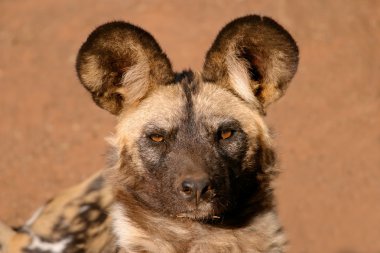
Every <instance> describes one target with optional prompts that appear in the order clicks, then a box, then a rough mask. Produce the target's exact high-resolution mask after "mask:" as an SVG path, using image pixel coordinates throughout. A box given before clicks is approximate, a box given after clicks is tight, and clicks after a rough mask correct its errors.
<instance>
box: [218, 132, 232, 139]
mask: <svg viewBox="0 0 380 253" xmlns="http://www.w3.org/2000/svg"><path fill="white" fill-rule="evenodd" d="M232 134H233V132H232V130H223V131H221V132H220V138H221V139H222V140H225V139H228V138H230V137H231V136H232Z"/></svg>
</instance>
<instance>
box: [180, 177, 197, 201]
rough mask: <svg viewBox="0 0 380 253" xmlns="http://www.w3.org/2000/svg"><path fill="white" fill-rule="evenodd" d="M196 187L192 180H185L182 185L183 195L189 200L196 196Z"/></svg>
mask: <svg viewBox="0 0 380 253" xmlns="http://www.w3.org/2000/svg"><path fill="white" fill-rule="evenodd" d="M194 187H195V185H194V182H192V181H190V180H185V181H183V182H182V185H181V193H182V194H183V195H184V196H185V197H187V198H188V197H192V196H193V195H194Z"/></svg>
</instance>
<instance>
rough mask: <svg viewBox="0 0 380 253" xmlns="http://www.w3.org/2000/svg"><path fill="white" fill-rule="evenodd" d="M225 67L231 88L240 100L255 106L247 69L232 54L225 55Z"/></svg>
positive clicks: (255, 99) (255, 102)
mask: <svg viewBox="0 0 380 253" xmlns="http://www.w3.org/2000/svg"><path fill="white" fill-rule="evenodd" d="M227 65H228V67H227V68H228V75H229V78H230V81H231V85H232V88H233V89H234V90H235V92H236V93H237V94H238V95H239V96H240V97H241V98H242V99H244V100H245V101H247V102H248V103H252V104H254V105H257V104H258V101H257V98H256V97H255V95H254V94H253V91H252V88H251V85H250V81H249V75H248V73H247V67H246V66H244V63H242V62H240V61H239V60H238V59H237V58H236V56H235V55H233V54H232V53H230V54H228V55H227Z"/></svg>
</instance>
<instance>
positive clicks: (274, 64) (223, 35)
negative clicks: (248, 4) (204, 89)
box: [202, 15, 298, 110]
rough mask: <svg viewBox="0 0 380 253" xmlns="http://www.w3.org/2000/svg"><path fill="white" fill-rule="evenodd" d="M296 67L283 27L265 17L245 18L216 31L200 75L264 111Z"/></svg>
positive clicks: (294, 52) (295, 53) (294, 48)
mask: <svg viewBox="0 0 380 253" xmlns="http://www.w3.org/2000/svg"><path fill="white" fill-rule="evenodd" d="M297 65H298V47H297V45H296V42H295V41H294V40H293V38H292V37H291V35H290V34H289V33H288V32H287V31H286V30H285V29H284V28H282V27H281V26H280V25H279V24H277V23H276V22H275V21H274V20H272V19H270V18H268V17H260V16H256V15H254V16H245V17H242V18H238V19H236V20H234V21H232V22H230V23H229V24H227V25H226V26H225V27H224V28H223V29H222V30H221V31H220V32H219V34H218V36H217V37H216V39H215V41H214V43H213V45H212V46H211V48H210V50H209V51H208V52H207V55H206V60H205V63H204V66H203V73H202V76H203V79H204V80H205V81H208V82H214V83H217V84H221V85H223V86H225V87H226V88H228V89H230V90H231V91H232V92H233V93H235V94H237V95H238V96H240V97H241V98H242V99H244V100H245V101H247V102H249V103H253V104H255V105H257V106H259V107H261V108H262V109H263V110H265V108H266V107H267V106H268V105H269V104H271V103H272V102H274V101H276V100H277V99H278V98H280V97H281V96H282V95H283V94H284V92H285V90H286V88H287V86H288V83H289V81H290V80H291V79H292V78H293V76H294V74H295V72H296V70H297Z"/></svg>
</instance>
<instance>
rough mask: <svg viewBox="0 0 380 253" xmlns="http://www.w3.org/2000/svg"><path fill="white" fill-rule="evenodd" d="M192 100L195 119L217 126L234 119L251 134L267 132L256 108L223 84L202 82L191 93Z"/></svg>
mask: <svg viewBox="0 0 380 253" xmlns="http://www.w3.org/2000/svg"><path fill="white" fill-rule="evenodd" d="M193 101H194V113H195V115H196V121H199V122H202V121H206V122H207V124H209V125H211V126H214V127H215V128H217V127H218V125H219V124H220V123H221V122H223V121H225V120H227V119H234V120H237V121H238V122H239V123H240V124H241V126H242V128H243V130H244V131H245V132H246V133H248V134H249V135H251V136H256V135H257V134H260V133H261V134H265V133H266V132H267V129H266V126H265V124H264V121H263V119H262V117H261V114H260V112H259V111H258V109H257V108H256V107H254V106H252V104H249V103H247V102H246V101H244V100H242V99H240V98H239V97H237V96H235V95H234V94H233V93H231V92H230V91H229V90H227V89H225V88H223V86H219V85H214V84H209V83H203V84H202V85H201V87H200V89H199V93H197V94H195V95H193Z"/></svg>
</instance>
